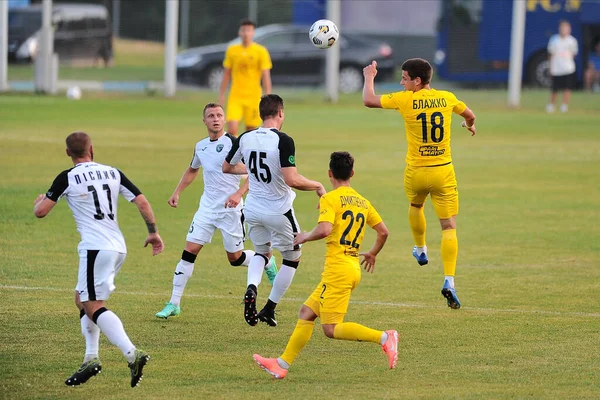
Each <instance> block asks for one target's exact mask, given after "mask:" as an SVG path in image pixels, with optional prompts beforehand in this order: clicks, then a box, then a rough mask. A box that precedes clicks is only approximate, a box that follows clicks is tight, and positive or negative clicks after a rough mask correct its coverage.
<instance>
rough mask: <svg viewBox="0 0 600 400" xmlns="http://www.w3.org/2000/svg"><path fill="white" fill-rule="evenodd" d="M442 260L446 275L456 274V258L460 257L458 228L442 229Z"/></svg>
mask: <svg viewBox="0 0 600 400" xmlns="http://www.w3.org/2000/svg"><path fill="white" fill-rule="evenodd" d="M441 252H442V262H443V263H444V275H446V276H454V274H455V272H456V258H457V257H458V239H457V238H456V229H446V230H444V231H442V250H441Z"/></svg>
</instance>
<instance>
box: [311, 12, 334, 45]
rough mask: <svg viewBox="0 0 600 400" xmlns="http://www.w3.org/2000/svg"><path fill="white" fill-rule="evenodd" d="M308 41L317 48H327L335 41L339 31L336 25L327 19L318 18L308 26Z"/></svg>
mask: <svg viewBox="0 0 600 400" xmlns="http://www.w3.org/2000/svg"><path fill="white" fill-rule="evenodd" d="M308 37H309V38H310V42H311V43H312V44H313V45H314V46H315V47H318V48H319V49H328V48H330V47H331V46H333V45H334V44H336V43H337V41H338V38H339V37H340V31H339V30H338V28H337V26H336V25H335V24H334V23H333V21H330V20H328V19H320V20H318V21H317V22H315V23H314V24H312V26H311V27H310V30H309V31H308Z"/></svg>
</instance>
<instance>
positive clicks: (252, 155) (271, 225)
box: [223, 94, 325, 326]
mask: <svg viewBox="0 0 600 400" xmlns="http://www.w3.org/2000/svg"><path fill="white" fill-rule="evenodd" d="M259 110H260V118H261V119H262V120H263V125H262V126H261V127H260V128H258V129H255V130H252V131H248V132H245V133H243V134H241V135H240V137H238V138H237V140H236V141H235V143H234V144H233V148H232V149H231V151H230V152H229V154H228V155H227V158H226V159H225V162H224V163H223V172H226V173H232V174H246V173H247V174H248V182H249V190H248V196H246V208H245V209H244V213H245V215H246V221H247V222H248V236H249V237H250V240H251V241H252V243H253V244H254V250H256V255H255V256H254V257H253V258H252V260H251V261H250V265H249V266H248V286H247V289H246V294H245V296H244V318H245V319H246V322H247V323H248V324H249V325H251V326H254V325H256V324H257V323H258V320H261V321H263V322H266V323H267V324H268V325H270V326H277V320H276V319H275V307H276V306H277V303H279V301H280V300H281V298H282V297H283V295H284V293H285V292H286V290H287V289H288V287H289V286H290V284H291V283H292V279H293V278H294V274H295V273H296V269H297V268H298V264H299V263H300V255H301V252H300V246H299V245H294V233H298V232H300V226H299V225H298V221H296V216H295V214H294V208H293V203H294V198H295V197H296V194H295V193H294V191H293V190H292V188H294V189H298V190H305V191H315V192H316V193H317V196H319V197H321V196H322V195H324V194H325V189H324V188H323V185H322V184H321V183H319V182H316V181H311V180H310V179H306V178H305V177H304V176H302V175H300V174H299V173H298V171H297V169H296V149H295V147H294V140H293V139H292V138H291V137H289V136H288V135H286V134H285V133H283V132H280V129H281V126H282V124H283V119H284V113H283V99H282V98H281V97H279V96H278V95H276V94H268V95H264V96H263V97H262V98H261V100H260V104H259ZM242 160H244V161H245V165H244V164H241V163H240V161H242ZM271 249H277V250H279V251H280V252H281V255H282V257H283V263H282V265H281V268H280V269H279V273H278V274H277V277H276V278H275V282H274V283H273V288H272V290H271V294H270V295H269V299H268V301H267V304H266V305H265V306H264V307H263V309H262V310H261V311H260V312H259V313H258V314H257V313H256V295H257V292H258V285H259V284H260V281H261V277H262V273H261V271H262V268H263V267H264V265H265V264H266V263H267V262H268V261H269V257H271Z"/></svg>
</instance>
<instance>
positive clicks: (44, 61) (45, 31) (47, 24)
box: [34, 0, 54, 93]
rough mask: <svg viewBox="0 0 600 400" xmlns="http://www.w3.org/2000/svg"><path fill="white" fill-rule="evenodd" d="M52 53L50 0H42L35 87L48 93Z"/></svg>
mask: <svg viewBox="0 0 600 400" xmlns="http://www.w3.org/2000/svg"><path fill="white" fill-rule="evenodd" d="M52 53H54V31H53V30H52V0H42V33H41V37H40V51H39V52H38V54H37V55H36V58H35V68H34V69H35V89H36V91H39V92H44V93H48V92H49V91H50V90H51V86H52V82H51V79H52V76H53V69H52Z"/></svg>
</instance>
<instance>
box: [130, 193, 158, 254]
mask: <svg viewBox="0 0 600 400" xmlns="http://www.w3.org/2000/svg"><path fill="white" fill-rule="evenodd" d="M132 202H133V203H134V204H135V205H136V206H137V208H138V210H139V211H140V214H141V215H142V218H144V222H145V223H146V227H147V228H148V237H147V238H146V241H145V242H144V247H146V246H148V244H151V245H152V255H153V256H155V255H157V254H159V253H160V252H162V251H163V249H164V248H165V245H164V244H163V241H162V239H161V237H160V235H159V234H158V229H157V228H156V220H155V219H154V212H153V211H152V206H151V205H150V203H149V202H148V200H147V199H146V196H144V195H143V194H140V195H138V196H136V198H135V199H133V201H132Z"/></svg>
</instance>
